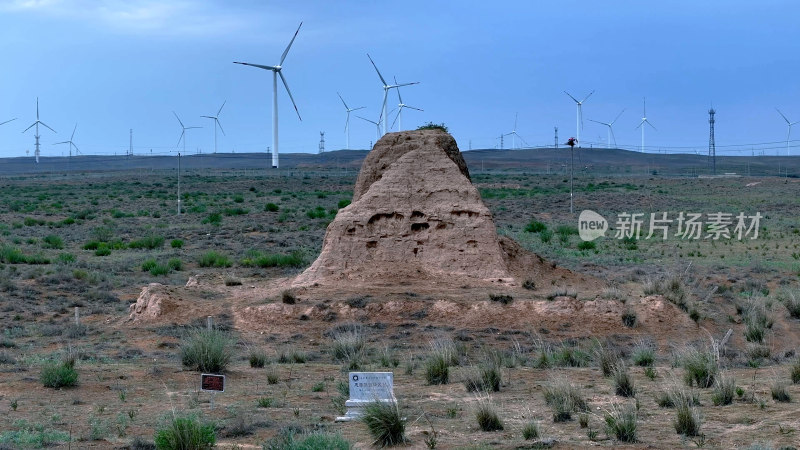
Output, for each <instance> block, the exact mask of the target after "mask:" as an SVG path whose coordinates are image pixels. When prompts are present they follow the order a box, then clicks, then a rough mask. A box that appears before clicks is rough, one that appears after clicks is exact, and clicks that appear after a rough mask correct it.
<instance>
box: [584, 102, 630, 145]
mask: <svg viewBox="0 0 800 450" xmlns="http://www.w3.org/2000/svg"><path fill="white" fill-rule="evenodd" d="M624 112H625V110H624V109H623V110H622V111H620V112H619V114H617V117H616V118H615V119H614V120H612V121H611V122H609V123H606V122H600V121H599V120H592V119H589V120H590V121H592V122H594V123H599V124H600V125H605V126H607V127H608V136H607V138H606V147H607V148H611V139H612V138H613V139H614V147H616V146H617V137H616V136H614V128H613V126H614V122H616V121H617V119H619V116H621V115H622V113H624Z"/></svg>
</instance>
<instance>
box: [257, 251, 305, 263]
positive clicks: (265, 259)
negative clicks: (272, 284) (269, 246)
mask: <svg viewBox="0 0 800 450" xmlns="http://www.w3.org/2000/svg"><path fill="white" fill-rule="evenodd" d="M241 264H242V266H245V267H303V266H304V265H305V264H306V261H305V258H304V257H303V254H302V253H301V252H299V251H294V252H292V253H290V254H288V255H285V254H280V253H261V252H259V251H255V250H251V251H249V252H248V253H247V257H246V258H245V259H243V260H242V261H241Z"/></svg>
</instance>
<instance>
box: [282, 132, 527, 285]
mask: <svg viewBox="0 0 800 450" xmlns="http://www.w3.org/2000/svg"><path fill="white" fill-rule="evenodd" d="M452 277H456V278H461V277H466V278H471V279H481V280H487V281H488V280H494V281H497V280H498V279H500V280H511V279H512V278H513V277H512V274H511V273H510V272H509V270H508V267H507V265H506V260H505V258H504V252H503V251H502V249H501V246H500V242H499V239H498V236H497V232H496V230H495V225H494V222H493V221H492V215H491V213H490V212H489V209H488V208H487V207H486V205H484V204H483V201H482V200H481V197H480V194H479V193H478V190H477V189H476V188H475V186H473V185H472V182H471V181H470V178H469V171H468V170H467V165H466V163H465V162H464V159H463V158H462V156H461V153H460V152H459V150H458V146H457V145H456V142H455V139H453V137H452V136H450V135H449V134H447V133H446V132H443V131H439V130H417V131H404V132H399V133H390V134H387V135H386V136H384V137H383V138H382V139H381V140H379V141H378V143H377V144H376V145H375V148H374V149H373V150H372V151H371V152H370V153H369V155H368V156H367V158H366V159H365V160H364V163H363V166H362V168H361V171H360V173H359V176H358V180H357V181H356V185H355V189H354V192H353V202H352V203H351V204H350V205H349V206H347V207H346V208H344V209H342V210H340V211H339V213H338V214H337V216H336V218H335V219H334V221H333V222H331V224H330V225H329V226H328V229H327V232H326V234H325V240H324V242H323V247H322V252H321V253H320V255H319V257H318V258H317V260H316V261H314V263H313V264H312V265H311V267H309V268H308V269H307V270H306V271H305V272H303V273H302V274H301V275H300V276H299V277H298V278H297V279H296V280H295V283H294V284H295V285H296V286H302V285H310V284H313V283H319V284H325V283H327V282H336V281H341V280H358V281H364V282H369V281H378V280H379V281H380V282H396V281H402V280H409V279H412V280H424V279H430V280H443V279H452Z"/></svg>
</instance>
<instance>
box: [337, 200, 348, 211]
mask: <svg viewBox="0 0 800 450" xmlns="http://www.w3.org/2000/svg"><path fill="white" fill-rule="evenodd" d="M348 205H350V199H347V198H343V199H341V200H339V203H337V204H336V207H337V208H338V209H342V208H346V207H347V206H348Z"/></svg>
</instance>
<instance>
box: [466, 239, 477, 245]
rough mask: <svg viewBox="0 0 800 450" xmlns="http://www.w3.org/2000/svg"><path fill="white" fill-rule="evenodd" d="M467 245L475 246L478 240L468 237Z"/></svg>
mask: <svg viewBox="0 0 800 450" xmlns="http://www.w3.org/2000/svg"><path fill="white" fill-rule="evenodd" d="M467 245H469V246H470V247H477V246H478V241H476V240H473V239H470V240H468V241H467Z"/></svg>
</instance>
